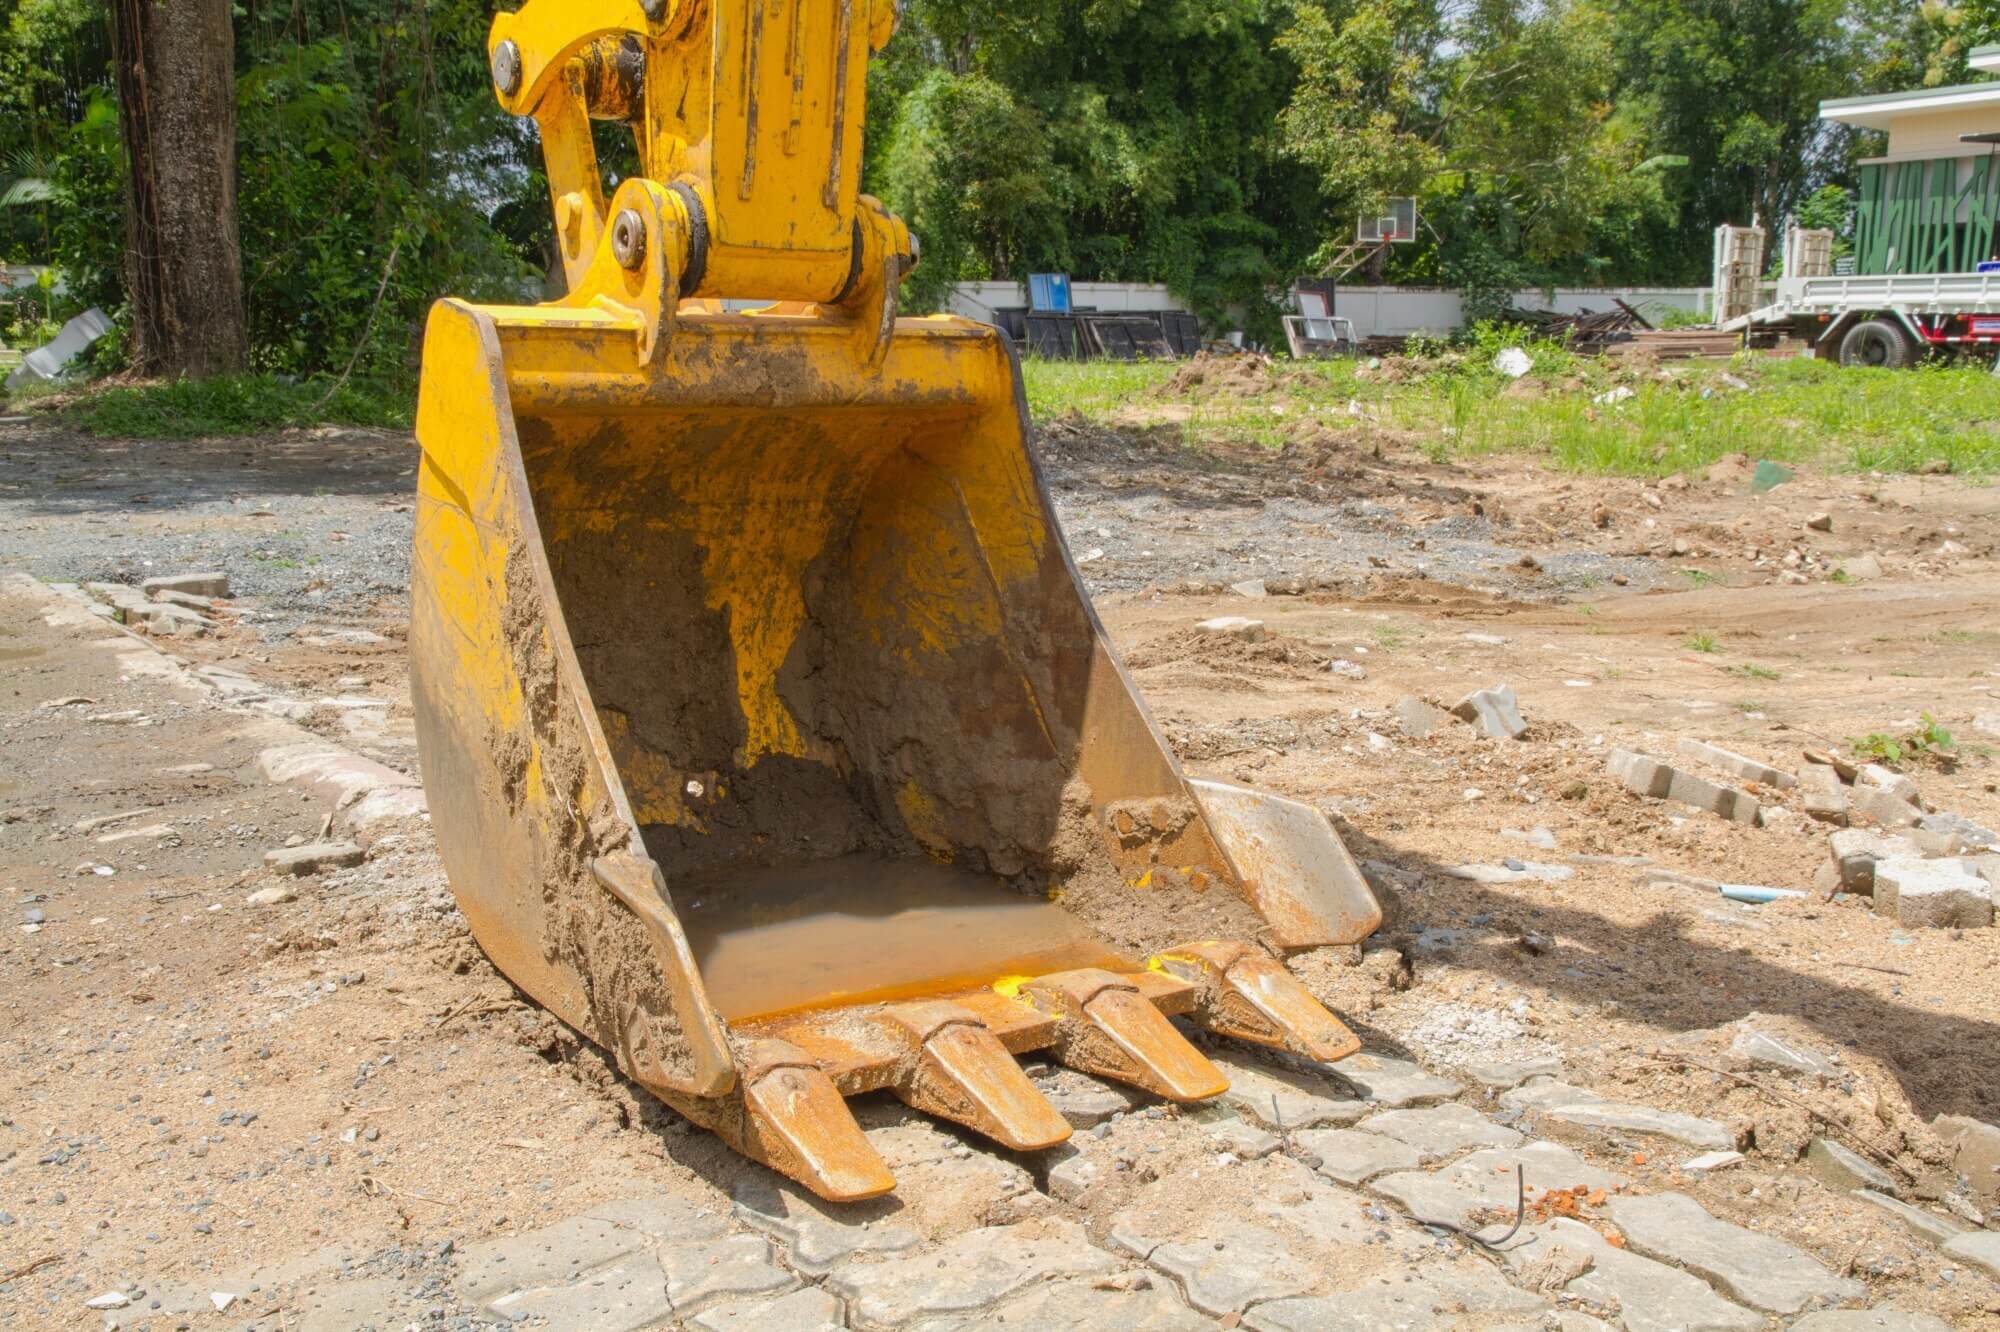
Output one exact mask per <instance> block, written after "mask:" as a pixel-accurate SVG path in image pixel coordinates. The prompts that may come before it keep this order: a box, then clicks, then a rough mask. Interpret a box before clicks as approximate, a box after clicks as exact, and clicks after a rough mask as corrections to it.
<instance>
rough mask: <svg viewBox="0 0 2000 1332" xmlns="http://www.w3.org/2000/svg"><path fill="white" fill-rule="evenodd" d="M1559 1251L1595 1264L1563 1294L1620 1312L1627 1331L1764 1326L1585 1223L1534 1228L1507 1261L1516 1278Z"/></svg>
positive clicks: (1698, 1331) (1704, 1331)
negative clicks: (1608, 1240)
mask: <svg viewBox="0 0 2000 1332" xmlns="http://www.w3.org/2000/svg"><path fill="white" fill-rule="evenodd" d="M1557 1248H1563V1249H1568V1250H1570V1251H1571V1252H1572V1253H1576V1254H1581V1255H1585V1256H1587V1257H1589V1259H1590V1260H1591V1266H1590V1268H1589V1270H1587V1271H1585V1272H1584V1273H1583V1274H1582V1275H1581V1276H1578V1277H1576V1278H1574V1279H1573V1280H1571V1281H1569V1282H1568V1283H1567V1284H1566V1285H1564V1286H1563V1290H1564V1291H1565V1292H1567V1293H1568V1294H1570V1295H1574V1296H1577V1297H1578V1298H1580V1299H1583V1300H1586V1301H1588V1302H1590V1303H1591V1304H1593V1305H1598V1306H1602V1307H1605V1308H1613V1309H1616V1310H1618V1325H1619V1326H1620V1327H1622V1328H1624V1329H1625V1332H1752V1330H1753V1329H1761V1328H1763V1327H1765V1326H1766V1323H1765V1319H1764V1316H1763V1315H1762V1314H1758V1313H1753V1312H1751V1311H1750V1310H1748V1309H1745V1308H1743V1307H1742V1306H1741V1305H1736V1304H1732V1303H1730V1302H1729V1301H1728V1300H1725V1299H1724V1298H1722V1296H1720V1295H1718V1294H1716V1293H1715V1291H1714V1290H1712V1289H1711V1288H1710V1287H1709V1284H1708V1283H1707V1282H1706V1281H1703V1280H1702V1279H1701V1278H1700V1277H1698V1276H1695V1275H1693V1274H1692V1273H1688V1272H1683V1271H1681V1270H1680V1269H1679V1268H1676V1267H1669V1266H1667V1265H1666V1264H1665V1263H1659V1262H1654V1261H1653V1260H1652V1259H1651V1258H1646V1257H1643V1256H1641V1255H1639V1254H1636V1253H1632V1252H1630V1251H1629V1250H1626V1249H1618V1248H1613V1247H1612V1246H1611V1244H1610V1243H1609V1242H1607V1241H1606V1240H1605V1238H1604V1236H1602V1235H1600V1234H1598V1233H1597V1231H1596V1230H1594V1229H1593V1228H1591V1227H1590V1226H1587V1225H1585V1224H1583V1223H1582V1222H1581V1221H1571V1220H1567V1219H1559V1220H1556V1221H1552V1222H1550V1223H1549V1224H1547V1225H1544V1226H1535V1227H1532V1228H1530V1229H1529V1230H1527V1231H1524V1232H1523V1234H1522V1236H1521V1238H1520V1240H1519V1241H1518V1242H1516V1243H1514V1244H1511V1245H1509V1247H1508V1249H1507V1251H1506V1253H1505V1254H1504V1255H1503V1256H1504V1257H1505V1259H1506V1263H1507V1266H1508V1268H1509V1269H1510V1270H1512V1271H1513V1272H1515V1273H1516V1274H1517V1275H1518V1274H1520V1273H1522V1272H1524V1271H1525V1270H1527V1269H1528V1268H1530V1267H1532V1266H1534V1265H1535V1264H1536V1263H1538V1262H1541V1261H1542V1260H1544V1259H1545V1258H1547V1257H1548V1255H1549V1254H1550V1253H1551V1251H1552V1250H1554V1249H1557Z"/></svg>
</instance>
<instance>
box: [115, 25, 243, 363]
mask: <svg viewBox="0 0 2000 1332" xmlns="http://www.w3.org/2000/svg"><path fill="white" fill-rule="evenodd" d="M112 13H113V21H112V45H113V53H114V75H115V78H116V81H117V85H118V110H119V123H120V126H121V128H122V130H123V134H124V141H125V159H126V209H125V239H126V257H125V267H126V274H125V281H126V296H127V299H128V301H129V303H130V307H131V318H132V327H131V336H130V344H129V348H130V354H131V358H132V365H133V368H135V369H137V370H139V371H141V372H142V373H146V374H161V375H194V376H207V375H216V374H224V373H227V372H229V371H233V370H241V369H242V368H243V367H244V364H245V363H246V361H247V360H248V355H249V351H248V341H249V339H248V333H247V331H246V324H245V321H244V313H243V258H242V249H241V242H240V240H239V238H238V234H237V216H236V34H235V29H234V26H233V18H232V15H231V4H230V0H173V2H172V3H171V4H168V3H165V0H114V3H113V6H112Z"/></svg>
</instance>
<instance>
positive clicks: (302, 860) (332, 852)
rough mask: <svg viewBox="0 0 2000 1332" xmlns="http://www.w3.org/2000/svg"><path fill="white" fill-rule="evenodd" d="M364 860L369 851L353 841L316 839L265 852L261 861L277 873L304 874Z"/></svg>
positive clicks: (345, 867)
mask: <svg viewBox="0 0 2000 1332" xmlns="http://www.w3.org/2000/svg"><path fill="white" fill-rule="evenodd" d="M366 859H368V853H367V852H366V851H363V850H362V849H361V848H360V847H359V846H356V845H355V844H354V843H353V842H315V843H312V844H309V845H307V846H294V847H286V848H284V849H283V850H279V851H269V852H266V853H265V855H264V864H265V865H266V866H267V867H268V868H270V869H272V870H275V871H276V872H277V873H279V874H293V875H298V876H300V877H304V876H305V875H308V874H318V873H320V872H321V871H323V870H330V869H347V868H351V867H352V866H355V865H359V864H360V863H362V862H363V861H364V860H366Z"/></svg>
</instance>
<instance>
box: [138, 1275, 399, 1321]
mask: <svg viewBox="0 0 2000 1332" xmlns="http://www.w3.org/2000/svg"><path fill="white" fill-rule="evenodd" d="M286 1308H287V1311H288V1312H289V1313H290V1314H291V1315H292V1317H293V1318H294V1319H296V1320H297V1321H295V1322H293V1323H292V1324H291V1326H292V1327H293V1328H294V1329H296V1332H354V1330H355V1329H356V1328H361V1327H380V1328H392V1327H402V1326H404V1325H405V1324H407V1323H408V1322H409V1321H410V1320H409V1304H408V1301H406V1300H405V1299H404V1298H403V1292H402V1288H401V1286H400V1285H399V1284H398V1283H397V1282H396V1280H395V1279H394V1278H392V1277H374V1278H372V1279H370V1280H367V1281H341V1282H336V1283H333V1284H328V1285H321V1286H319V1287H317V1288H316V1289H313V1290H309V1291H306V1292H304V1293H302V1294H300V1295H297V1296H294V1297H293V1298H292V1299H290V1300H288V1301H287V1302H286ZM200 1312H201V1313H203V1314H205V1315H208V1316H209V1317H213V1316H214V1315H215V1306H214V1305H213V1304H211V1303H209V1302H208V1301H207V1300H206V1299H204V1300H203V1301H202V1304H201V1310H200ZM170 1326H171V1324H170Z"/></svg>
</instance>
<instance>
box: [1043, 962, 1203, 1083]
mask: <svg viewBox="0 0 2000 1332" xmlns="http://www.w3.org/2000/svg"><path fill="white" fill-rule="evenodd" d="M1023 993H1024V994H1025V995H1026V996H1027V997H1028V998H1029V999H1030V1001H1031V1002H1033V1003H1035V1004H1036V1005H1037V1006H1038V1007H1041V1006H1045V1011H1048V1012H1051V1013H1053V1014H1054V1015H1055V1016H1056V1020H1057V1028H1056V1041H1055V1044H1054V1045H1053V1046H1052V1047H1051V1053H1052V1054H1054V1055H1055V1057H1056V1058H1057V1059H1059V1060H1061V1061H1062V1062H1063V1063H1065V1064H1067V1065H1069V1066H1070V1067H1071V1068H1074V1069H1076V1070H1078V1071H1079V1072H1083V1073H1090V1074H1093V1075H1095V1076H1097V1077H1104V1078H1110V1079H1112V1080H1113V1081H1116V1082H1123V1083H1126V1084H1128V1085H1130V1086H1133V1087H1137V1088H1139V1089H1140V1090H1141V1091H1147V1092H1151V1093H1152V1094H1153V1095H1155V1096H1162V1097H1165V1098H1166V1099H1167V1100H1169V1101H1180V1102H1183V1103H1188V1102H1194V1101H1205V1100H1208V1099H1209V1098H1210V1097H1214V1096H1220V1095H1222V1093H1223V1092H1225V1091H1227V1090H1229V1079H1228V1078H1226V1077H1224V1076H1223V1074H1222V1070H1221V1069H1219V1068H1217V1067H1216V1066H1215V1065H1214V1064H1211V1063H1210V1062H1209V1061H1208V1059H1207V1057H1206V1056H1204V1055H1203V1054H1202V1053H1201V1051H1199V1050H1197V1049H1195V1048H1194V1047H1193V1046H1192V1045H1189V1044H1188V1042H1187V1038H1186V1037H1184V1036H1182V1035H1181V1034H1180V1033H1179V1032H1178V1031H1176V1030H1174V1024H1173V1023H1171V1022H1169V1021H1167V1019H1166V1016H1165V1015H1164V1014H1162V1013H1161V1012H1160V1010H1159V1009H1158V1008H1157V1007H1155V1006H1154V1004H1153V1002H1152V1001H1151V1000H1149V999H1148V998H1146V996H1144V995H1143V994H1141V993H1140V992H1139V989H1138V987H1137V986H1135V985H1134V984H1132V982H1131V980H1130V979H1129V978H1127V977H1124V976H1117V975H1113V974H1111V973H1109V972H1101V971H1076V972H1069V973H1066V974H1064V975H1059V976H1047V977H1043V978H1041V979H1040V980H1036V981H1033V982H1030V983H1029V984H1028V986H1027V987H1026V988H1025V990H1024V991H1023Z"/></svg>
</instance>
